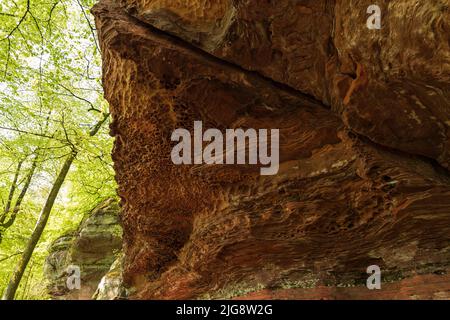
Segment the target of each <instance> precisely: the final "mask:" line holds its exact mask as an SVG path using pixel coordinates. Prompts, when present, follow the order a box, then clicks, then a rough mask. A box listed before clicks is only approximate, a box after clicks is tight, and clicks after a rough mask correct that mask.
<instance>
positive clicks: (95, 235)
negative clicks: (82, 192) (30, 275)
mask: <svg viewBox="0 0 450 320" xmlns="http://www.w3.org/2000/svg"><path fill="white" fill-rule="evenodd" d="M121 248H122V228H121V226H120V224H119V206H118V203H117V201H116V200H115V199H109V200H107V201H104V202H102V203H101V204H100V205H98V206H97V207H96V208H95V209H94V210H92V211H91V212H90V213H88V214H87V215H86V216H85V217H84V218H83V221H82V222H81V224H80V226H79V227H78V229H77V230H76V231H72V232H68V233H66V234H64V235H62V236H61V237H59V238H58V239H56V240H55V241H54V242H53V243H52V245H51V247H50V249H49V252H50V254H49V256H48V257H47V259H46V262H45V266H44V272H45V275H46V278H47V280H48V281H49V286H48V292H49V294H50V296H51V297H52V298H53V299H64V300H66V299H67V300H88V299H92V297H93V294H94V292H95V291H96V290H97V287H98V285H99V283H100V280H101V279H102V277H103V276H105V274H107V273H108V272H109V270H110V267H111V266H112V264H113V262H114V261H115V260H116V262H114V265H115V269H116V270H117V269H118V268H120V259H119V258H118V256H119V255H120V251H121ZM74 268H79V269H77V270H79V272H80V276H81V277H80V285H81V286H80V288H76V286H74V287H73V288H69V287H68V285H67V280H68V278H69V277H70V276H71V275H74V272H76V271H75V269H74ZM116 273H117V272H116ZM116 276H117V277H116V278H120V272H119V273H118V275H116ZM114 284H115V285H117V286H118V287H117V288H116V291H119V290H120V288H119V286H120V281H117V280H116V281H115V283H114ZM106 297H112V295H111V294H110V295H106ZM101 298H105V295H102V296H101Z"/></svg>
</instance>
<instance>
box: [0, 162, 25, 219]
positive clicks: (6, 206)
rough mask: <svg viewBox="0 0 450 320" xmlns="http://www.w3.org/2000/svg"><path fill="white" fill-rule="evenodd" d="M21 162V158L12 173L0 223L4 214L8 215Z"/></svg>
mask: <svg viewBox="0 0 450 320" xmlns="http://www.w3.org/2000/svg"><path fill="white" fill-rule="evenodd" d="M22 163H23V160H20V161H19V163H18V164H17V169H16V173H15V174H14V179H13V182H12V184H11V188H10V189H9V195H8V200H7V201H6V205H5V210H4V211H3V214H2V217H1V218H0V223H3V222H4V221H5V219H6V216H7V215H8V213H9V210H10V209H11V203H12V200H13V197H14V192H15V191H16V188H17V180H18V179H19V174H20V169H21V168H22Z"/></svg>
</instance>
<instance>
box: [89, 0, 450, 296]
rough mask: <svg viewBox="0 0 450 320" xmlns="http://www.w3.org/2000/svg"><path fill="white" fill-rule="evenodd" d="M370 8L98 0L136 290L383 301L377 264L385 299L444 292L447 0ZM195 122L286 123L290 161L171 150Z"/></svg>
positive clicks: (449, 179)
mask: <svg viewBox="0 0 450 320" xmlns="http://www.w3.org/2000/svg"><path fill="white" fill-rule="evenodd" d="M369 4H371V3H370V1H356V0H354V1H325V0H315V1H307V0H303V1H294V0H282V1H250V0H249V1H225V0H222V1H208V0H192V1H190V0H189V1H167V0H166V1H165V0H154V1H139V0H120V1H116V2H112V1H108V0H102V1H101V2H100V3H99V4H98V5H97V6H96V7H95V9H94V10H93V12H94V14H95V15H96V22H97V28H98V32H99V37H100V42H101V46H102V54H103V60H104V64H103V65H104V79H103V82H104V87H105V95H106V98H107V99H108V101H109V102H110V105H111V112H112V115H113V124H112V127H111V129H112V130H111V131H112V134H113V135H114V136H115V137H116V144H115V148H114V152H113V157H114V162H115V168H116V172H117V180H118V183H119V194H120V196H121V197H122V206H123V219H122V220H123V224H124V225H123V227H124V250H125V267H124V280H125V282H126V283H127V284H128V285H129V286H131V287H134V288H135V294H134V295H133V296H132V297H133V298H140V299H148V298H158V299H173V298H198V297H213V298H215V297H222V298H223V297H226V298H228V297H235V296H245V295H246V294H247V293H249V292H254V291H260V290H264V291H261V292H262V293H261V294H260V295H258V294H256V296H257V297H267V298H270V297H275V298H283V297H284V298H289V297H291V298H308V297H314V298H320V297H324V298H329V297H334V298H345V297H348V298H366V297H370V298H376V297H377V296H376V292H375V293H373V292H372V295H369V294H366V293H365V290H367V289H366V288H365V286H363V285H364V284H365V281H366V278H367V276H368V275H367V274H366V273H365V270H366V268H367V267H368V266H369V265H372V264H377V265H379V266H380V267H381V269H382V278H383V281H385V283H392V284H389V285H388V284H386V289H383V290H385V291H383V290H381V292H379V295H378V297H383V294H384V293H383V292H385V295H384V297H387V298H395V297H397V298H399V297H400V298H414V295H416V296H418V297H425V298H449V297H450V293H449V280H448V277H447V276H446V275H441V274H446V273H447V272H448V265H449V258H450V253H449V248H450V232H449V231H450V175H449V172H448V167H449V162H448V160H449V156H448V151H447V150H448V145H449V139H448V130H449V124H450V122H449V121H450V115H449V113H450V103H449V98H450V85H449V80H450V79H449V78H450V48H449V40H448V38H449V37H448V34H449V32H450V26H449V24H448V23H449V21H450V20H449V18H450V12H449V7H448V3H446V1H444V0H434V1H429V2H427V4H420V5H418V4H417V5H416V4H415V2H414V1H390V2H389V5H384V6H382V10H383V12H385V16H386V17H385V19H384V20H383V28H382V30H367V28H365V19H366V18H367V15H366V9H367V6H368V5H369ZM405 17H409V18H408V19H409V20H407V19H406V18H405ZM195 120H202V121H203V125H204V127H205V128H206V127H208V128H219V129H221V130H225V129H226V128H241V127H242V128H255V129H258V128H267V129H271V128H278V129H280V160H281V166H280V171H279V172H278V174H277V175H275V176H260V175H259V168H258V167H257V166H249V165H235V166H232V165H209V166H208V165H181V166H176V165H174V164H172V161H171V159H170V152H171V149H172V147H173V145H174V143H172V142H171V141H170V136H171V134H172V132H173V130H174V129H176V128H180V127H181V128H187V129H192V127H193V122H194V121H195ZM431 274H435V275H431ZM417 275H419V276H417ZM421 275H423V277H425V278H426V277H432V278H433V279H437V278H438V279H441V281H435V282H432V283H433V284H432V285H430V284H429V283H424V282H421V281H416V282H417V285H415V284H414V283H416V282H414V281H413V280H409V279H416V278H414V277H421ZM402 279H405V280H402ZM405 281H406V283H407V285H406V287H408V286H409V287H408V288H411V290H407V291H406V292H407V294H400V293H399V294H396V293H395V292H397V293H398V292H400V291H401V290H403V289H402V288H403V286H402V283H404V282H405ZM408 281H409V282H408ZM396 283H398V284H396ZM348 286H349V287H352V288H348V289H339V290H338V291H339V292H341V291H344V292H346V290H349V291H348V292H349V293H348V294H346V293H344V294H337V295H333V294H330V292H334V290H337V289H335V288H340V287H348ZM414 286H416V287H417V292H416V293H417V294H415V291H414V288H413V287H414ZM353 287H355V288H353ZM301 288H303V289H301ZM306 288H309V289H306ZM324 288H325V289H324ZM283 290H287V291H283ZM302 290H303V291H302ZM307 290H312V291H307ZM386 290H387V291H386ZM367 291H368V290H367ZM268 292H273V294H269V293H268ZM280 292H288V294H287V295H286V294H279V293H280ZM299 292H310V294H306V293H305V294H303V293H299ZM291 293H292V295H291ZM322 293H323V296H322Z"/></svg>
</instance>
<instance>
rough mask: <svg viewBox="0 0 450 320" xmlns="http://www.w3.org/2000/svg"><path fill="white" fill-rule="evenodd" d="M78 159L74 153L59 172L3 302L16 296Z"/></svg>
mask: <svg viewBox="0 0 450 320" xmlns="http://www.w3.org/2000/svg"><path fill="white" fill-rule="evenodd" d="M75 157H76V152H73V153H72V154H71V155H70V156H69V157H68V158H67V159H66V161H65V162H64V165H63V167H62V168H61V171H60V172H59V175H58V177H57V178H56V181H55V182H54V184H53V187H52V190H51V191H50V194H49V195H48V198H47V201H46V202H45V205H44V208H43V209H42V211H41V214H40V216H39V220H38V222H37V224H36V227H35V229H34V231H33V234H32V235H31V238H30V240H29V241H28V244H27V246H26V248H25V250H24V252H23V254H22V257H21V258H20V260H19V262H18V264H17V266H16V269H15V271H14V273H13V274H12V276H11V279H10V280H9V283H8V286H7V287H6V290H5V292H4V294H3V297H2V300H12V299H14V296H15V294H16V291H17V288H18V287H19V284H20V280H21V279H22V276H23V273H24V272H25V269H26V267H27V264H28V262H29V261H30V258H31V255H32V254H33V251H34V248H35V247H36V245H37V243H38V241H39V239H40V238H41V235H42V232H43V231H44V228H45V226H46V225H47V221H48V218H49V216H50V212H51V210H52V208H53V204H54V203H55V200H56V197H57V196H58V193H59V190H60V189H61V186H62V184H63V183H64V180H65V179H66V176H67V173H68V172H69V170H70V167H71V165H72V162H73V160H74V159H75Z"/></svg>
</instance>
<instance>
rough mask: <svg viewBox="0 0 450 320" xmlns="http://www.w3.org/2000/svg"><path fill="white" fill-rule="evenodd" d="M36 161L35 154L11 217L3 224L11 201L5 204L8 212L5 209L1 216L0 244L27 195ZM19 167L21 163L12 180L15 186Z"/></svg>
mask: <svg viewBox="0 0 450 320" xmlns="http://www.w3.org/2000/svg"><path fill="white" fill-rule="evenodd" d="M37 160H38V156H37V154H36V156H35V157H34V160H33V163H32V165H31V169H30V172H29V173H28V175H27V178H26V181H25V184H24V186H23V188H22V191H21V192H20V194H19V196H18V197H17V200H16V203H15V205H14V209H13V210H12V213H11V216H10V217H9V219H8V220H7V221H6V222H5V220H6V217H7V215H8V211H10V206H11V202H12V199H11V201H10V200H9V199H8V203H9V205H8V204H7V206H8V211H6V209H5V213H4V216H2V219H1V220H0V226H1V227H3V230H2V231H0V243H2V239H3V232H4V231H5V229H8V228H9V227H11V226H12V225H13V223H14V221H15V220H16V217H17V213H18V212H19V210H20V206H21V205H22V201H23V198H25V195H26V194H27V191H28V188H29V187H30V184H31V179H32V178H33V175H34V172H35V170H36V167H37ZM21 165H22V162H20V163H19V165H18V167H17V169H18V170H17V173H16V176H15V178H14V180H15V181H16V182H15V183H14V184H17V178H18V172H19V171H20V167H21ZM14 189H15V188H14ZM13 193H14V192H13Z"/></svg>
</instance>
